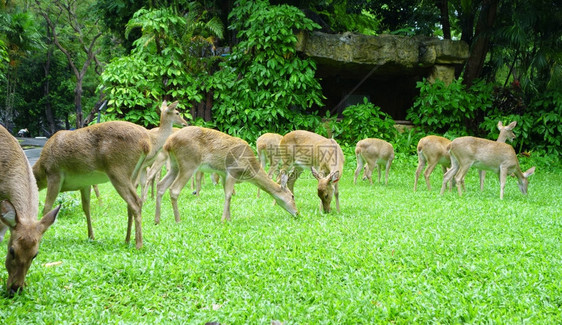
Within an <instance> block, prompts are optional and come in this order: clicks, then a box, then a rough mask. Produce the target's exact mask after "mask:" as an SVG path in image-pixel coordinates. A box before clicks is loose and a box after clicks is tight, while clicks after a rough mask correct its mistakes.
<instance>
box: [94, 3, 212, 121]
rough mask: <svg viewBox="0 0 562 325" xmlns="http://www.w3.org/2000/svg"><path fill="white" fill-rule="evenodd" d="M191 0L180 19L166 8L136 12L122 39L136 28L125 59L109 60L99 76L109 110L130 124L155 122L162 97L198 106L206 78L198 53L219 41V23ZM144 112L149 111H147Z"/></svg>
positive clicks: (202, 61)
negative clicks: (138, 30) (139, 32)
mask: <svg viewBox="0 0 562 325" xmlns="http://www.w3.org/2000/svg"><path fill="white" fill-rule="evenodd" d="M202 9H203V8H202V7H201V5H200V4H199V3H197V2H191V3H190V4H189V10H188V11H187V12H186V13H185V14H184V15H181V16H180V15H178V14H176V13H175V12H174V10H173V9H170V8H162V9H151V10H148V9H141V10H139V11H137V12H136V13H135V14H134V15H133V18H132V19H131V20H130V21H129V23H128V24H127V28H126V33H125V36H128V35H129V34H130V33H131V32H133V31H135V30H136V29H141V30H142V35H141V37H140V38H138V39H137V40H135V41H134V42H133V45H134V48H133V50H132V52H131V54H130V55H128V56H125V57H121V58H117V59H115V60H113V61H112V62H111V63H110V64H109V65H108V66H107V68H106V70H105V72H104V74H103V75H102V86H103V87H104V88H105V91H106V93H107V96H108V99H109V106H110V107H109V108H108V110H109V112H110V113H112V114H114V115H116V116H119V117H122V118H125V119H127V120H129V121H133V122H142V123H145V124H146V125H149V124H152V125H153V124H157V120H158V114H157V113H156V110H155V108H156V106H158V105H159V102H160V101H161V100H162V99H169V100H172V99H175V100H179V101H180V102H181V103H182V104H185V103H189V102H192V101H193V102H196V103H197V102H200V101H201V100H202V99H203V96H202V94H201V87H202V82H203V80H204V79H205V75H206V74H207V66H206V65H205V60H202V54H203V52H205V50H206V49H208V48H210V49H212V48H213V47H214V43H215V41H216V39H218V38H221V37H222V31H223V27H222V23H221V22H220V20H219V19H218V18H216V17H208V15H207V14H206V12H205V11H204V10H202ZM148 109H150V110H148Z"/></svg>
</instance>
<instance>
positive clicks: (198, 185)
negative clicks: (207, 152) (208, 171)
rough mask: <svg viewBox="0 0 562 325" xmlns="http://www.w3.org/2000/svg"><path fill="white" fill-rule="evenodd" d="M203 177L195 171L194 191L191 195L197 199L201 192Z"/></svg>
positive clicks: (201, 173) (202, 174) (199, 172)
mask: <svg viewBox="0 0 562 325" xmlns="http://www.w3.org/2000/svg"><path fill="white" fill-rule="evenodd" d="M180 174H181V173H180ZM204 175H205V174H204V173H203V172H201V171H197V172H196V173H195V191H194V192H193V194H195V195H196V196H197V197H199V192H201V180H202V179H203V177H204Z"/></svg>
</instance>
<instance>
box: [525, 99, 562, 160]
mask: <svg viewBox="0 0 562 325" xmlns="http://www.w3.org/2000/svg"><path fill="white" fill-rule="evenodd" d="M530 106H531V108H532V110H533V111H534V112H535V114H536V117H537V118H536V120H535V123H534V127H533V131H534V134H535V135H536V137H537V140H536V143H535V144H536V148H541V149H543V150H545V151H546V152H547V153H548V154H551V155H555V156H556V155H557V156H558V157H560V156H561V155H562V92H561V91H560V90H557V91H550V92H547V93H546V94H544V95H543V96H541V97H539V98H537V99H536V100H534V101H533V102H531V105H530Z"/></svg>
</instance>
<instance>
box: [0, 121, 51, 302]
mask: <svg viewBox="0 0 562 325" xmlns="http://www.w3.org/2000/svg"><path fill="white" fill-rule="evenodd" d="M0 166H2V168H0V242H2V240H3V239H4V235H5V233H6V231H7V230H8V229H10V234H11V235H10V241H9V242H8V254H7V255H6V269H7V270H8V282H7V283H6V287H7V289H8V291H9V293H10V295H13V294H14V293H16V292H18V291H19V290H21V289H23V287H24V286H25V276H26V274H27V271H28V270H29V267H30V266H31V262H32V261H33V259H34V258H35V256H37V252H38V250H39V243H40V242H41V238H42V237H43V234H44V233H45V231H47V229H49V227H50V226H51V225H52V224H53V223H54V222H55V220H56V218H57V214H58V212H59V209H60V206H59V207H57V208H56V209H54V210H53V211H50V212H49V213H46V214H45V215H44V216H43V218H42V219H41V220H40V221H37V214H38V210H39V191H38V190H37V185H36V184H35V179H34V178H33V173H32V172H31V167H30V166H29V162H28V161H27V158H26V157H25V154H24V153H23V150H22V148H21V147H20V145H19V143H18V141H17V140H16V139H15V138H14V137H13V136H12V135H10V133H8V131H7V130H6V129H5V128H4V127H2V126H0Z"/></svg>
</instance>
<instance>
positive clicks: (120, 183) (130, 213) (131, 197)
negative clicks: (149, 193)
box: [107, 170, 142, 249]
mask: <svg viewBox="0 0 562 325" xmlns="http://www.w3.org/2000/svg"><path fill="white" fill-rule="evenodd" d="M126 175H130V173H127V172H126V171H123V170H116V171H114V172H112V173H111V174H108V175H107V176H108V177H109V179H110V180H111V183H112V184H113V187H115V190H116V191H117V193H119V195H120V196H121V197H122V198H123V200H125V202H127V220H128V222H127V236H126V237H125V242H126V243H129V240H130V238H131V224H132V221H133V219H134V221H135V243H136V248H137V249H140V248H142V214H141V211H142V200H141V199H140V197H139V196H138V195H137V191H136V187H135V186H134V184H133V183H132V181H131V179H130V178H128V177H127V176H126Z"/></svg>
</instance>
